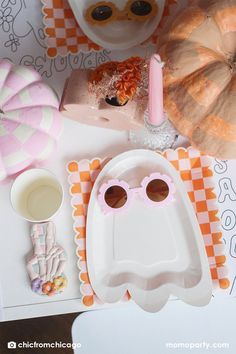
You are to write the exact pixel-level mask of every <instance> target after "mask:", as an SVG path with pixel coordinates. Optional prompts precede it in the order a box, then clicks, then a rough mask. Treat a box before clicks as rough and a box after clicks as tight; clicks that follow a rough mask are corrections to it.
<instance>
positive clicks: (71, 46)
mask: <svg viewBox="0 0 236 354" xmlns="http://www.w3.org/2000/svg"><path fill="white" fill-rule="evenodd" d="M186 1H188V0H184V3H185V2H186ZM41 2H42V4H43V7H42V12H43V22H44V32H45V35H46V45H47V55H48V56H49V57H50V58H54V57H56V56H57V55H61V56H66V55H67V54H68V53H71V54H77V53H78V52H80V51H85V52H86V51H90V50H99V49H101V48H100V47H99V46H98V45H97V44H95V43H93V42H92V41H91V40H90V39H89V38H88V37H86V35H85V34H84V33H83V31H82V30H81V28H80V27H79V25H78V24H77V21H76V19H75V16H74V14H73V12H72V10H71V8H70V5H69V3H68V1H67V0H41ZM177 9H179V2H177V1H176V0H167V1H166V6H165V10H164V14H163V18H162V21H161V22H160V24H159V26H158V28H157V30H156V31H155V32H154V34H153V36H152V37H151V38H150V39H149V40H148V41H147V42H146V43H156V40H157V37H158V35H159V33H160V30H161V29H162V28H163V26H164V24H165V23H166V20H167V19H168V18H169V17H170V16H174V15H175V13H176V11H177Z"/></svg>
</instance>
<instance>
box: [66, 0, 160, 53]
mask: <svg viewBox="0 0 236 354" xmlns="http://www.w3.org/2000/svg"><path fill="white" fill-rule="evenodd" d="M107 2H112V3H113V4H114V5H115V6H116V7H117V9H118V10H120V11H122V10H124V8H125V6H126V4H127V2H128V0H109V1H107ZM99 3H101V2H100V1H99V0H80V1H79V0H69V4H70V6H71V8H72V10H73V12H74V15H75V17H76V19H77V22H78V24H79V26H80V27H81V29H82V30H83V32H84V33H85V35H86V36H87V37H89V38H90V39H91V40H92V41H93V42H94V43H96V44H98V45H100V46H101V47H103V48H106V49H112V50H121V49H128V48H132V47H134V46H137V45H139V44H141V43H143V42H144V41H146V40H147V39H148V38H149V37H150V36H151V35H152V34H153V32H154V31H155V29H156V28H157V26H158V24H159V22H160V21H161V18H162V15H163V11H164V6H165V0H156V4H157V6H158V12H157V15H156V16H155V17H153V18H150V19H147V20H146V21H144V22H139V21H135V20H117V21H113V22H111V23H107V24H104V25H102V26H101V25H96V24H91V23H89V22H88V21H87V20H86V19H85V13H86V10H87V9H88V8H89V6H91V5H95V4H99Z"/></svg>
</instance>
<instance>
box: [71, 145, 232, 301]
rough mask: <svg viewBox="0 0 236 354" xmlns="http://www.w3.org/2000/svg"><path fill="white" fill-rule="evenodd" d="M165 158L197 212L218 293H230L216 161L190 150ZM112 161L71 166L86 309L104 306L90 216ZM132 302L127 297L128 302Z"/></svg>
mask: <svg viewBox="0 0 236 354" xmlns="http://www.w3.org/2000/svg"><path fill="white" fill-rule="evenodd" d="M163 156H164V157H165V158H166V159H167V160H168V161H170V162H171V163H172V165H173V166H174V167H175V168H176V170H177V171H178V172H179V173H180V176H181V178H182V180H183V182H184V184H185V186H186V189H187V191H188V194H189V197H190V199H191V202H192V203H193V206H194V208H195V211H196V215H197V219H198V222H199V225H200V228H201V231H202V236H203V239H204V243H205V248H206V252H207V256H208V261H209V267H210V270H211V276H212V282H213V287H214V289H217V288H221V289H227V288H228V287H229V285H230V283H229V280H228V278H227V273H228V271H227V268H226V267H225V265H224V264H225V261H226V257H225V255H224V245H223V243H222V233H221V225H220V220H219V218H218V216H217V214H218V207H217V201H216V195H215V194H214V181H213V172H212V170H211V169H210V165H211V163H212V159H211V158H209V157H208V156H206V155H204V154H201V153H200V152H199V151H197V150H195V149H193V148H189V149H187V150H186V149H183V148H180V149H177V150H167V151H165V152H164V153H163ZM107 161H108V160H101V159H99V158H96V159H94V160H91V161H89V160H82V161H80V162H76V161H72V162H69V163H68V165H67V171H68V174H69V177H68V181H69V184H70V194H71V205H72V208H73V213H72V216H73V220H74V232H75V243H76V245H77V249H76V253H77V256H78V258H79V260H78V267H79V278H80V281H81V289H80V290H81V294H82V301H83V303H84V305H85V306H92V305H93V304H95V303H101V302H100V301H99V299H98V298H97V296H96V294H95V293H94V291H93V289H92V287H91V284H90V281H89V275H88V270H87V264H86V242H85V240H86V216H87V208H88V203H89V198H90V193H91V190H92V188H93V184H94V182H95V180H96V178H97V176H98V174H99V173H100V171H101V170H102V168H103V166H104V165H105V164H106V162H107ZM128 299H129V294H128V293H127V294H126V296H125V298H124V300H128Z"/></svg>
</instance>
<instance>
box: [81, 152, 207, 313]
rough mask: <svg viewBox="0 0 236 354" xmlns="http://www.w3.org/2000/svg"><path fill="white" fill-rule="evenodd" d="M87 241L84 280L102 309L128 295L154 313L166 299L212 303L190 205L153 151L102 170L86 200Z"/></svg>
mask: <svg viewBox="0 0 236 354" xmlns="http://www.w3.org/2000/svg"><path fill="white" fill-rule="evenodd" d="M86 242H87V245H86V249H87V263H88V271H89V277H90V281H91V284H92V287H93V289H94V291H95V293H96V294H97V296H98V297H99V298H100V299H101V300H102V301H104V302H107V303H115V302H118V301H119V300H121V299H122V297H123V296H124V295H125V293H126V292H127V291H128V292H129V294H130V295H131V297H132V299H133V300H134V301H135V302H136V303H137V304H138V305H139V306H140V307H142V308H143V309H144V310H146V311H150V312H156V311H158V310H160V309H161V308H162V307H163V306H164V304H165V303H166V302H167V300H168V298H169V296H170V295H171V294H172V295H174V296H177V297H178V298H179V299H181V300H183V301H184V302H186V303H189V304H192V305H196V306H203V305H206V304H207V303H208V302H209V301H210V299H211V294H212V281H211V276H210V270H209V264H208V260H207V256H206V253H205V247H204V242H203V239H202V234H201V231H200V228H199V224H198V222H197V218H196V215H195V212H194V210H193V207H192V204H191V202H190V199H189V197H188V195H187V192H186V190H185V186H184V184H183V182H182V180H181V179H180V177H179V175H178V173H177V171H176V170H175V169H174V167H173V166H172V165H171V164H170V163H169V162H168V161H167V160H166V159H165V158H164V157H162V156H161V155H159V154H157V153H155V152H151V151H147V150H134V151H130V152H127V153H124V154H122V155H119V156H118V157H116V158H114V159H112V160H111V161H110V162H109V163H108V164H107V165H106V166H105V167H104V169H103V170H102V171H101V173H100V174H99V176H98V178H97V179H96V181H95V184H94V187H93V190H92V194H91V198H90V203H89V209H88V217H87V241H86Z"/></svg>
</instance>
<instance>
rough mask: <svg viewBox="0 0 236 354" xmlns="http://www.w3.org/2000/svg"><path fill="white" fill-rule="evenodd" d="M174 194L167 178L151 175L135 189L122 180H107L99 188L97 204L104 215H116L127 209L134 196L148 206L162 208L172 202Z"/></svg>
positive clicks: (155, 174) (169, 179)
mask: <svg viewBox="0 0 236 354" xmlns="http://www.w3.org/2000/svg"><path fill="white" fill-rule="evenodd" d="M174 193H175V186H174V184H173V182H172V180H171V178H170V177H169V176H167V175H162V174H160V173H152V174H151V175H150V176H147V177H145V178H144V179H143V180H142V182H141V186H140V187H136V188H131V187H130V186H129V185H128V183H127V182H125V181H122V180H118V179H111V180H109V181H108V182H107V183H104V184H103V185H102V186H101V187H100V189H99V194H98V202H99V204H100V206H101V208H102V210H103V212H104V213H105V214H107V213H111V212H112V213H114V212H115V213H117V212H121V211H124V210H127V209H128V208H129V206H130V203H131V201H132V199H133V197H134V195H135V194H138V195H139V196H140V197H141V198H142V199H143V200H144V202H145V203H146V204H148V205H149V206H157V207H163V206H166V205H168V204H169V203H170V202H172V201H173V200H174Z"/></svg>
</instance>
